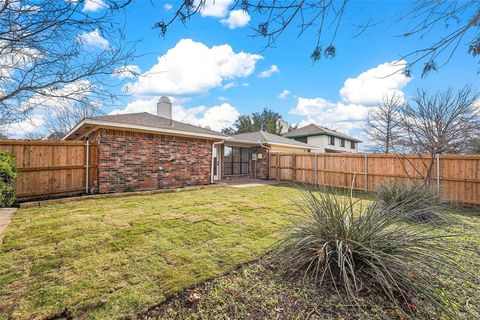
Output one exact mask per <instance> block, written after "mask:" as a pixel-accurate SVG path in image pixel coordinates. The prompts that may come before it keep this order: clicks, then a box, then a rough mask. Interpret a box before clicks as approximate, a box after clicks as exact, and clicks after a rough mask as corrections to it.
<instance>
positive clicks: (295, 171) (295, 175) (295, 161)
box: [292, 153, 297, 183]
mask: <svg viewBox="0 0 480 320" xmlns="http://www.w3.org/2000/svg"><path fill="white" fill-rule="evenodd" d="M292 161H293V177H292V178H293V183H295V182H297V157H296V156H295V153H294V154H292Z"/></svg>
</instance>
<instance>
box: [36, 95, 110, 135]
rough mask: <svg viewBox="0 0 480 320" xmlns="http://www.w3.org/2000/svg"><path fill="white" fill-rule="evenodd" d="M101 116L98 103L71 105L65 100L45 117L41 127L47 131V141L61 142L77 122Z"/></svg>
mask: <svg viewBox="0 0 480 320" xmlns="http://www.w3.org/2000/svg"><path fill="white" fill-rule="evenodd" d="M101 114H103V113H102V111H101V105H100V104H99V103H91V102H87V103H71V101H69V100H65V101H63V103H59V104H57V107H56V108H55V110H52V111H51V112H49V113H48V114H46V115H45V122H44V124H43V125H44V127H45V128H46V129H47V130H48V135H47V139H49V140H61V139H62V138H63V136H65V134H66V133H67V132H68V131H69V130H70V129H72V128H73V127H74V126H75V125H76V124H77V123H78V122H80V121H82V120H83V119H85V118H88V117H94V116H98V115H101Z"/></svg>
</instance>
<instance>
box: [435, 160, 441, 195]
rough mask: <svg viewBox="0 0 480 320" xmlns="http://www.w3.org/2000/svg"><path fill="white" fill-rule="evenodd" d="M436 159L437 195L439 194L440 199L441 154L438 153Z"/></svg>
mask: <svg viewBox="0 0 480 320" xmlns="http://www.w3.org/2000/svg"><path fill="white" fill-rule="evenodd" d="M435 158H436V162H437V164H436V166H437V194H438V197H439V198H440V154H439V153H437V154H436V155H435Z"/></svg>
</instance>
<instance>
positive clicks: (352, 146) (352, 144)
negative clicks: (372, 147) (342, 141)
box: [350, 141, 355, 149]
mask: <svg viewBox="0 0 480 320" xmlns="http://www.w3.org/2000/svg"><path fill="white" fill-rule="evenodd" d="M350 149H355V141H350Z"/></svg>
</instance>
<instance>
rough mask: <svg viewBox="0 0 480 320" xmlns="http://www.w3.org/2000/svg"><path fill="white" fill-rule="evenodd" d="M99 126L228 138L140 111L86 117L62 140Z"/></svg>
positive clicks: (211, 131) (82, 134)
mask: <svg viewBox="0 0 480 320" xmlns="http://www.w3.org/2000/svg"><path fill="white" fill-rule="evenodd" d="M100 127H102V128H103V127H112V128H120V129H130V130H138V131H149V132H158V133H170V134H173V135H186V136H194V137H204V138H214V139H228V138H229V137H228V136H227V135H225V134H223V133H221V132H217V131H213V130H210V129H206V128H202V127H197V126H194V125H191V124H187V123H183V122H178V121H175V120H170V119H167V118H163V117H159V116H156V115H153V114H151V113H148V112H141V113H125V114H116V115H107V116H99V117H93V118H86V119H84V120H82V121H80V122H79V123H78V124H77V125H76V126H75V127H74V128H73V129H72V130H70V132H69V133H67V134H66V135H65V137H63V140H74V139H81V138H82V137H83V136H85V135H87V134H88V133H89V132H92V131H93V130H95V129H97V128H100Z"/></svg>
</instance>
